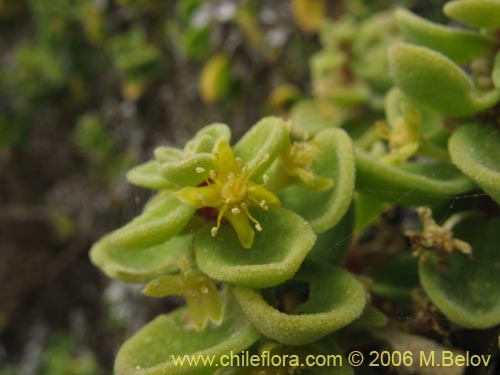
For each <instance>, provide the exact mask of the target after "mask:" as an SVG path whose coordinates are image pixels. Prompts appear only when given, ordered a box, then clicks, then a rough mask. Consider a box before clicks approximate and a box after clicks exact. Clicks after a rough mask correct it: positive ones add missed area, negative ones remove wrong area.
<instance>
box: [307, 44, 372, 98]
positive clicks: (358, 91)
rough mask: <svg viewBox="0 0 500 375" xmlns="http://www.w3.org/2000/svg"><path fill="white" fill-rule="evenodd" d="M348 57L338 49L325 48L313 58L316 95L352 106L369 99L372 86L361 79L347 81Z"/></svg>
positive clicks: (312, 67) (312, 68) (312, 66)
mask: <svg viewBox="0 0 500 375" xmlns="http://www.w3.org/2000/svg"><path fill="white" fill-rule="evenodd" d="M346 59H347V57H346V56H344V55H343V54H342V53H339V52H337V51H329V50H324V51H321V52H319V53H316V54H315V55H314V56H313V57H312V58H311V71H312V80H313V91H314V95H315V96H316V97H319V98H321V99H326V100H332V101H333V102H334V103H335V104H337V105H339V106H342V107H350V106H353V105H356V104H359V103H362V102H364V101H366V100H368V98H369V96H370V88H369V87H368V86H367V85H366V84H365V83H364V82H361V81H356V80H354V81H352V82H348V83H346V82H345V78H344V73H343V70H342V69H343V65H344V64H345V63H346Z"/></svg>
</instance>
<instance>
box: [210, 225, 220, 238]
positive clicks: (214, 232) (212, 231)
mask: <svg viewBox="0 0 500 375" xmlns="http://www.w3.org/2000/svg"><path fill="white" fill-rule="evenodd" d="M218 230H219V228H217V227H212V229H210V234H211V235H212V237H215V236H217V231H218Z"/></svg>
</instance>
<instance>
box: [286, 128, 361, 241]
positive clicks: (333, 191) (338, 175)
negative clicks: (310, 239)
mask: <svg viewBox="0 0 500 375" xmlns="http://www.w3.org/2000/svg"><path fill="white" fill-rule="evenodd" d="M314 142H316V143H317V144H318V145H319V146H320V148H321V151H320V154H319V155H318V156H317V157H316V159H315V160H314V162H313V164H312V167H311V169H312V171H313V172H314V173H316V174H318V175H320V176H322V177H326V178H330V179H331V180H332V181H333V183H334V185H333V187H332V188H330V189H328V190H325V191H320V192H312V191H309V190H308V189H306V188H302V187H298V186H293V187H290V188H288V189H286V190H284V191H283V192H282V193H281V194H280V197H281V198H282V203H283V206H284V207H287V208H289V209H291V210H293V211H295V212H297V213H299V214H300V215H301V216H302V217H304V218H305V219H306V220H307V221H308V222H309V223H310V224H311V226H312V227H313V229H314V230H315V231H316V232H317V233H322V232H325V231H327V230H328V229H330V228H332V227H333V226H335V225H336V224H337V223H338V222H339V221H340V219H342V217H343V216H344V215H345V213H346V212H347V210H348V209H349V206H350V204H351V200H352V194H353V190H354V175H355V171H354V153H353V148H352V147H353V146H352V142H351V139H350V138H349V136H348V135H347V133H346V132H345V131H344V130H342V129H337V128H333V129H326V130H323V131H322V132H320V133H318V134H317V135H316V137H315V138H314Z"/></svg>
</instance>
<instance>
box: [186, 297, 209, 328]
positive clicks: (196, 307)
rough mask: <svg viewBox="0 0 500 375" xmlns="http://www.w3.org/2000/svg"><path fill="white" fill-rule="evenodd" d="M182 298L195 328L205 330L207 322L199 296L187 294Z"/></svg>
mask: <svg viewBox="0 0 500 375" xmlns="http://www.w3.org/2000/svg"><path fill="white" fill-rule="evenodd" d="M184 298H185V299H186V304H187V307H188V310H189V316H190V317H191V321H192V322H193V323H194V325H195V326H196V328H198V329H200V330H201V329H203V328H205V326H206V325H207V322H208V316H207V312H206V311H205V308H204V306H203V305H202V303H201V299H200V296H199V295H198V294H196V295H195V294H194V293H189V294H185V295H184Z"/></svg>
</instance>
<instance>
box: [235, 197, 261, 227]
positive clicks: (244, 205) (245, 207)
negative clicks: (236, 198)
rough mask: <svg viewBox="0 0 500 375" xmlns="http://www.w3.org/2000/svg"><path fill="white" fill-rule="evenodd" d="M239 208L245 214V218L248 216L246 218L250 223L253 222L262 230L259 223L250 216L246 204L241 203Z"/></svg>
mask: <svg viewBox="0 0 500 375" xmlns="http://www.w3.org/2000/svg"><path fill="white" fill-rule="evenodd" d="M240 207H241V209H242V210H243V212H244V213H245V215H247V216H248V218H249V219H250V220H251V221H253V222H254V224H256V225H258V226H259V227H260V228H261V229H262V227H261V226H260V224H259V222H258V221H257V219H256V218H254V217H253V216H252V214H251V213H250V211H249V210H248V206H247V204H246V202H241V204H240ZM255 229H257V227H255ZM257 230H258V229H257Z"/></svg>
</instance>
